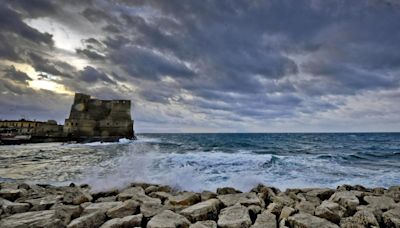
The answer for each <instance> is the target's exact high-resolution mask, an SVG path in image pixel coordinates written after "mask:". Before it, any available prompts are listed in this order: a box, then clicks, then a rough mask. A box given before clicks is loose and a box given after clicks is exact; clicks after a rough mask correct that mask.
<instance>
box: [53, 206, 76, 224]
mask: <svg viewBox="0 0 400 228" xmlns="http://www.w3.org/2000/svg"><path fill="white" fill-rule="evenodd" d="M54 210H55V216H56V217H57V218H59V219H60V220H61V221H62V223H63V224H64V225H68V224H69V223H70V222H71V220H73V219H76V218H78V217H79V216H80V215H81V214H82V211H83V208H82V207H81V206H80V205H59V206H57V207H56V208H54Z"/></svg>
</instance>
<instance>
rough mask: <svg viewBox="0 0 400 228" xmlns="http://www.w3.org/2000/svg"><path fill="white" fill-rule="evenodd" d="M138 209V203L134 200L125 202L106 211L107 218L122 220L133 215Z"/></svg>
mask: <svg viewBox="0 0 400 228" xmlns="http://www.w3.org/2000/svg"><path fill="white" fill-rule="evenodd" d="M138 209H139V203H138V202H137V201H135V200H126V201H124V203H123V204H121V205H119V206H116V207H113V208H111V209H108V210H107V213H106V214H107V216H108V217H109V218H123V217H126V216H128V215H133V214H135V213H136V212H137V211H138Z"/></svg>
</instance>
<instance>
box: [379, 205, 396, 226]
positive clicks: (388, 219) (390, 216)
mask: <svg viewBox="0 0 400 228" xmlns="http://www.w3.org/2000/svg"><path fill="white" fill-rule="evenodd" d="M382 217H383V222H384V224H385V225H386V226H387V227H396V228H400V206H399V207H396V208H394V209H391V210H389V211H386V212H385V213H383V215H382Z"/></svg>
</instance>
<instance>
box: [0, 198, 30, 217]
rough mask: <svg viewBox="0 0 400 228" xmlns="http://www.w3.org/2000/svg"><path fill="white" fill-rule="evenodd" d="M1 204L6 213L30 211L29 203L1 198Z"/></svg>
mask: <svg viewBox="0 0 400 228" xmlns="http://www.w3.org/2000/svg"><path fill="white" fill-rule="evenodd" d="M0 206H1V208H2V210H3V211H4V213H6V214H16V213H23V212H27V211H29V208H30V205H29V203H14V202H11V201H8V200H6V199H1V198H0Z"/></svg>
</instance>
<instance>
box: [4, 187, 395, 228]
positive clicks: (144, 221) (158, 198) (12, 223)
mask: <svg viewBox="0 0 400 228" xmlns="http://www.w3.org/2000/svg"><path fill="white" fill-rule="evenodd" d="M28 226H29V227H68V228H78V227H102V228H111V227H113V228H115V227H147V228H169V227H181V228H186V227H190V228H206V227H211V228H216V227H222V228H236V227H243V228H246V227H252V228H261V227H267V228H268V227H282V228H287V227H289V228H290V227H400V186H393V187H390V188H388V189H386V188H365V187H363V186H361V185H355V186H351V185H342V186H338V187H337V188H336V189H329V188H301V189H300V188H299V189H298V188H296V189H286V191H280V190H279V189H277V188H274V187H268V186H264V185H257V186H255V187H254V188H253V189H251V190H250V191H249V192H241V191H239V190H236V189H234V188H231V187H224V188H218V189H217V191H216V192H210V191H203V192H188V191H179V190H178V189H173V188H172V187H170V186H167V185H157V184H147V183H132V184H130V185H129V186H127V187H126V188H121V189H111V190H107V191H102V192H95V191H93V190H91V187H90V186H89V185H86V184H83V185H80V186H78V185H75V184H70V185H69V186H52V185H46V184H44V185H41V184H26V183H18V182H0V227H4V228H7V227H28Z"/></svg>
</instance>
